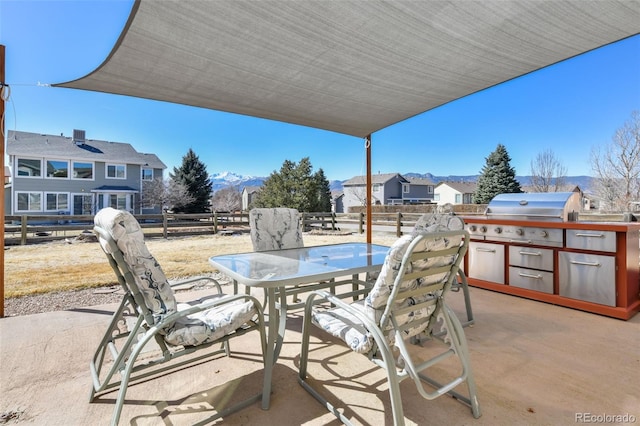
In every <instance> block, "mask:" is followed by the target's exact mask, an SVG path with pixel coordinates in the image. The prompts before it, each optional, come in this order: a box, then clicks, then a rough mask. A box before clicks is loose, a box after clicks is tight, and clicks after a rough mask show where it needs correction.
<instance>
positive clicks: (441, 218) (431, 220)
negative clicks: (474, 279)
mask: <svg viewBox="0 0 640 426" xmlns="http://www.w3.org/2000/svg"><path fill="white" fill-rule="evenodd" d="M434 225H439V226H442V227H444V228H446V229H448V230H451V231H459V230H463V229H464V220H462V218H461V217H460V216H456V215H454V214H453V212H449V213H426V214H423V215H422V216H420V218H418V220H417V221H416V224H415V227H414V228H413V232H419V231H424V230H425V229H427V228H429V227H431V226H434ZM460 289H462V294H463V295H464V306H465V309H466V311H467V320H466V321H463V322H462V326H463V327H466V326H469V325H473V324H474V323H475V319H474V318H473V309H472V308H471V296H470V295H469V284H468V283H467V276H466V275H465V273H464V271H463V269H462V266H461V267H460V269H458V279H457V280H455V281H453V283H452V285H451V291H454V292H458V291H460Z"/></svg>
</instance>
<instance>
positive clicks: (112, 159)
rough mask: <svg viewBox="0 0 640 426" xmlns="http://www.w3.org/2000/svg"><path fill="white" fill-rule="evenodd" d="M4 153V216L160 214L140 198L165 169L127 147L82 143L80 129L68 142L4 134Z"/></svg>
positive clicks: (157, 161) (59, 138)
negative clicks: (107, 211) (7, 175)
mask: <svg viewBox="0 0 640 426" xmlns="http://www.w3.org/2000/svg"><path fill="white" fill-rule="evenodd" d="M6 152H7V155H8V156H9V166H10V168H11V174H12V177H11V184H10V186H9V188H6V189H5V213H6V214H9V215H19V214H28V213H31V214H42V215H49V214H51V215H59V214H72V215H82V214H85V215H88V214H95V213H96V212H97V211H98V210H100V209H101V208H103V207H108V206H110V207H114V208H118V209H125V210H128V211H130V212H132V213H148V214H151V213H161V212H162V206H145V204H148V203H144V202H143V201H144V200H143V199H142V194H143V185H144V184H145V182H152V181H153V180H155V179H162V178H163V173H164V170H165V169H166V168H167V166H166V165H165V164H164V163H163V162H162V161H160V159H159V158H158V157H157V156H156V155H155V154H144V153H140V152H138V151H136V150H135V149H134V148H133V147H132V146H131V145H130V144H128V143H121V142H107V141H99V140H91V139H86V138H85V131H84V130H74V131H73V137H68V136H64V135H59V136H56V135H42V134H38V133H28V132H18V131H9V133H8V137H7V149H6Z"/></svg>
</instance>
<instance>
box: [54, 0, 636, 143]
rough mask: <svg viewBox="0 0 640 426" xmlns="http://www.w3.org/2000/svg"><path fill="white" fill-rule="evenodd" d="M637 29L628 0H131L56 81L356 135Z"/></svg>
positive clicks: (631, 3)
mask: <svg viewBox="0 0 640 426" xmlns="http://www.w3.org/2000/svg"><path fill="white" fill-rule="evenodd" d="M639 32H640V2H638V1H608V0H596V1H588V0H577V1H566V0H563V1H531V0H523V1H506V0H500V1H484V0H483V1H459V0H457V1H428V0H422V1H417V0H412V1H403V0H394V1H381V0H368V1H362V0H358V1H351V0H339V1H328V0H327V1H320V0H316V1H310V0H299V1H290V0H283V1H281V0H272V1H256V0H204V1H194V0H188V1H170V0H164V1H155V0H139V1H136V2H135V4H134V7H133V10H132V13H131V16H130V18H129V21H128V23H127V25H126V27H125V29H124V31H123V33H122V34H121V36H120V38H119V40H118V42H117V44H116V46H115V47H114V49H113V51H112V52H111V54H110V55H109V57H108V58H107V59H106V60H105V61H104V63H103V64H102V65H101V66H100V67H99V68H98V69H96V70H95V71H94V72H92V73H91V74H89V75H87V76H85V77H82V78H79V79H77V80H74V81H70V82H66V83H60V84H56V85H55V86H58V87H67V88H76V89H85V90H91V91H98V92H106V93H116V94H122V95H128V96H135V97H140V98H148V99H154V100H161V101H167V102H173V103H179V104H185V105H192V106H197V107H202V108H208V109H213V110H220V111H227V112H232V113H238V114H244V115H248V116H255V117H262V118H267V119H272V120H278V121H283V122H288V123H294V124H299V125H303V126H309V127H315V128H320V129H325V130H330V131H334V132H338V133H343V134H347V135H353V136H358V137H364V136H366V135H370V134H371V133H374V132H375V131H377V130H380V129H382V128H385V127H387V126H390V125H392V124H394V123H397V122H399V121H402V120H404V119H407V118H409V117H412V116H415V115H417V114H420V113H422V112H424V111H427V110H430V109H432V108H435V107H438V106H440V105H443V104H445V103H447V102H451V101H453V100H455V99H458V98H461V97H463V96H466V95H469V94H472V93H475V92H477V91H480V90H483V89H485V88H488V87H491V86H494V85H496V84H499V83H502V82H504V81H507V80H510V79H513V78H515V77H518V76H521V75H523V74H526V73H529V72H532V71H535V70H537V69H540V68H542V67H545V66H548V65H551V64H554V63H556V62H559V61H562V60H564V59H567V58H570V57H573V56H575V55H578V54H581V53H584V52H586V51H589V50H592V49H595V48H598V47H601V46H603V45H606V44H608V43H612V42H615V41H618V40H621V39H623V38H626V37H629V36H633V35H635V34H638V33H639Z"/></svg>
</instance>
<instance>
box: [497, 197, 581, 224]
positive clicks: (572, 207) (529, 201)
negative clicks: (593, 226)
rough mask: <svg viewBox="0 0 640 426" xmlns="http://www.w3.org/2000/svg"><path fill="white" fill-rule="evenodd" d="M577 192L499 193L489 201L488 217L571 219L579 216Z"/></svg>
mask: <svg viewBox="0 0 640 426" xmlns="http://www.w3.org/2000/svg"><path fill="white" fill-rule="evenodd" d="M581 207H582V201H581V199H580V194H579V193H578V192H533V193H523V194H499V195H496V196H495V197H494V198H493V200H491V202H490V203H489V204H488V205H487V210H486V211H485V215H486V216H487V219H498V220H537V221H552V222H568V221H576V220H577V219H578V212H580V209H581Z"/></svg>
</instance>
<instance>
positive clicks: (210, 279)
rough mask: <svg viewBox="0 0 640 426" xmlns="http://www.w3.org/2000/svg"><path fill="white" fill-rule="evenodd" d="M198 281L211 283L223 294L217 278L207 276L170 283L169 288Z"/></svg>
mask: <svg viewBox="0 0 640 426" xmlns="http://www.w3.org/2000/svg"><path fill="white" fill-rule="evenodd" d="M197 281H210V282H212V283H213V284H214V285H215V286H216V290H218V294H221V293H222V287H221V286H220V283H219V282H218V280H216V279H215V278H212V277H206V276H202V277H192V278H186V279H184V280H179V281H170V282H169V287H171V288H174V287H177V286H180V285H184V284H190V283H193V282H197Z"/></svg>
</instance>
